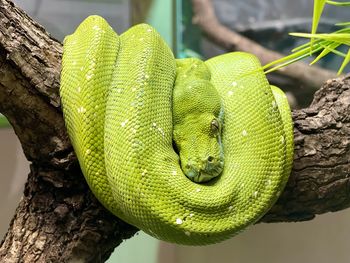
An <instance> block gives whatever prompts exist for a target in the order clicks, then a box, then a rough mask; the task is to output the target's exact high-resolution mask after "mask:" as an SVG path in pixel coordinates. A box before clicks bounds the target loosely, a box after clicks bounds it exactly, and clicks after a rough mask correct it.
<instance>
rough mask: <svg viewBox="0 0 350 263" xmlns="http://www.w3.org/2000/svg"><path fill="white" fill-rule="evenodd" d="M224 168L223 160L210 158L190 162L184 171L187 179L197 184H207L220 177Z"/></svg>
mask: <svg viewBox="0 0 350 263" xmlns="http://www.w3.org/2000/svg"><path fill="white" fill-rule="evenodd" d="M223 168H224V161H223V159H222V158H215V157H211V156H209V157H208V158H206V159H205V160H201V161H199V162H198V161H197V162H196V161H194V160H189V161H188V162H187V164H186V165H185V167H184V168H183V171H184V173H185V175H186V176H187V178H189V179H190V180H191V181H193V182H196V183H205V182H208V181H210V180H212V179H213V178H215V177H217V176H219V175H220V174H221V172H222V170H223Z"/></svg>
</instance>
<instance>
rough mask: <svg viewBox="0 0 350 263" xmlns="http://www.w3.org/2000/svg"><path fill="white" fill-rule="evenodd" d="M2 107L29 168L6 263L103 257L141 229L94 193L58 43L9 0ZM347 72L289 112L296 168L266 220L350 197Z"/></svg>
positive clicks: (1, 49)
mask: <svg viewBox="0 0 350 263" xmlns="http://www.w3.org/2000/svg"><path fill="white" fill-rule="evenodd" d="M0 20H1V23H0V112H2V113H3V114H5V115H6V116H7V117H8V119H9V120H10V122H11V124H12V125H13V127H14V129H15V131H16V133H17V135H18V137H19V139H20V141H21V144H22V147H23V150H24V152H25V154H26V156H27V158H28V159H29V160H31V161H32V165H31V172H30V174H29V177H28V182H27V183H26V186H25V191H24V196H23V198H22V200H21V201H20V203H19V206H18V208H17V210H16V214H15V215H14V218H13V220H12V222H11V224H10V228H9V231H8V233H7V235H6V236H5V238H4V240H3V241H2V244H1V247H0V261H1V262H11V263H13V262H72V261H74V260H78V259H79V260H80V261H79V262H104V260H105V259H106V258H108V256H109V254H110V253H111V251H112V250H113V249H114V247H116V246H117V245H118V244H119V243H120V242H121V241H122V240H123V239H124V238H128V237H130V236H132V235H133V234H134V233H135V232H136V231H137V230H136V229H135V228H134V227H131V226H129V225H127V224H125V223H124V222H122V221H121V220H119V219H117V218H116V217H114V216H112V215H111V214H110V213H109V212H107V211H106V210H105V209H104V208H103V207H102V206H101V205H100V204H99V203H98V202H97V201H96V199H95V198H94V197H93V196H92V195H91V192H90V191H89V190H88V188H87V185H86V183H85V181H84V178H83V176H82V174H81V171H80V169H79V167H78V163H77V161H76V158H75V155H74V152H73V149H72V147H71V144H70V142H69V140H68V137H67V134H66V130H65V127H64V122H63V118H62V114H61V110H60V103H59V96H58V87H59V72H60V58H61V53H62V46H61V44H60V43H58V42H57V41H56V40H54V39H52V38H51V37H50V36H49V35H48V34H47V33H46V32H45V30H44V29H43V28H42V27H41V26H39V25H38V24H36V23H35V22H33V21H32V20H31V19H30V18H29V17H28V16H27V15H25V14H24V13H23V12H22V11H21V10H19V9H18V8H17V7H15V6H14V5H13V4H12V3H11V2H10V1H9V0H0ZM349 116H350V79H349V78H344V79H338V80H331V81H329V82H327V83H326V85H325V86H323V87H322V88H321V90H320V91H319V92H318V93H317V94H316V95H315V99H314V102H313V104H312V105H311V106H310V107H309V108H306V109H303V110H300V111H294V112H293V119H294V122H295V148H296V150H295V158H294V167H293V173H292V176H291V178H290V180H289V182H288V185H287V188H286V190H285V192H284V193H283V194H282V196H281V198H280V200H279V201H278V202H277V204H276V205H275V206H274V207H273V208H272V209H271V211H270V212H269V213H268V214H267V215H266V216H265V217H264V218H263V221H264V222H277V221H293V220H307V219H311V218H313V216H314V215H315V214H318V213H325V212H328V211H336V210H340V209H345V208H347V207H348V206H349V205H350V196H349V194H348V193H349V178H348V177H349V174H350V168H349V160H350V158H349V157H350V142H349V141H350V139H349V138H350V119H349V118H350V117H349Z"/></svg>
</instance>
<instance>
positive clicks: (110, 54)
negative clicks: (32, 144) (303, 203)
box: [60, 16, 293, 245]
mask: <svg viewBox="0 0 350 263" xmlns="http://www.w3.org/2000/svg"><path fill="white" fill-rule="evenodd" d="M60 95H61V99H62V106H63V113H64V118H65V122H66V126H67V130H68V133H69V136H70V139H71V141H72V145H73V147H74V150H75V152H76V155H77V157H78V160H79V163H80V166H81V169H82V172H83V174H84V176H85V178H86V181H87V183H88V185H89V187H90V188H91V190H92V192H93V193H94V194H95V196H96V197H97V198H98V200H99V201H100V202H101V203H102V204H103V205H104V206H105V207H106V208H107V209H108V210H109V211H111V212H112V213H113V214H115V215H116V216H118V217H119V218H121V219H123V220H124V221H126V222H128V223H130V224H132V225H134V226H136V227H138V228H140V229H142V230H143V231H144V232H146V233H148V234H150V235H151V236H153V237H156V238H158V239H161V240H165V241H168V242H174V243H178V244H186V245H205V244H212V243H216V242H220V241H222V240H225V239H228V238H230V237H232V236H233V235H235V234H237V233H238V232H240V231H241V230H243V229H244V228H246V227H247V226H249V225H252V224H253V223H255V222H256V221H257V220H259V219H260V218H261V217H262V216H263V215H264V214H265V213H266V212H267V211H268V210H269V209H270V207H271V206H272V205H273V204H274V202H275V201H276V200H277V198H278V197H279V194H280V193H281V191H282V190H283V187H284V185H285V183H286V181H287V179H288V176H289V174H290V171H291V166H292V158H293V132H292V119H291V113H290V109H289V105H288V103H287V101H286V97H285V95H284V93H283V92H282V91H280V90H279V89H278V88H276V87H271V86H270V85H269V83H268V81H267V79H266V76H265V74H264V73H263V71H262V69H261V65H260V63H259V61H258V60H257V58H256V57H255V56H253V55H251V54H248V53H243V52H232V53H228V54H224V55H220V56H217V57H214V58H211V59H209V60H207V61H205V62H203V61H201V60H199V59H194V58H193V59H191V58H188V59H175V58H174V56H173V54H172V52H171V50H170V48H169V47H168V46H167V45H166V43H165V42H164V40H163V39H162V38H161V36H160V35H159V34H158V33H157V32H156V31H155V29H154V28H152V27H151V26H149V25H147V24H140V25H136V26H134V27H132V28H130V29H129V30H127V31H126V32H125V33H123V34H122V35H120V36H118V35H117V33H115V32H114V31H113V29H112V28H111V27H110V26H109V24H108V23H107V22H106V21H105V20H104V19H103V18H101V17H99V16H90V17H88V18H87V19H86V20H85V21H83V22H82V23H81V24H80V25H79V27H78V28H77V29H76V31H75V32H74V33H73V34H72V35H69V36H67V37H66V38H65V41H64V53H63V59H62V73H61V87H60Z"/></svg>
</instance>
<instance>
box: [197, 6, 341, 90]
mask: <svg viewBox="0 0 350 263" xmlns="http://www.w3.org/2000/svg"><path fill="white" fill-rule="evenodd" d="M192 5H193V12H194V15H193V19H192V21H193V23H194V24H196V25H198V26H199V27H200V28H201V29H202V31H203V33H204V34H205V35H206V36H207V37H208V38H209V39H211V40H212V41H213V42H214V43H216V44H218V45H219V46H221V47H223V48H225V49H226V50H228V51H245V52H249V53H253V54H255V55H256V56H257V57H258V58H259V59H260V61H261V63H262V64H263V65H265V64H267V63H269V62H271V61H274V60H277V59H279V58H282V57H283V55H282V54H280V53H278V52H275V51H272V50H269V49H267V48H264V47H263V46H261V45H259V44H258V43H256V42H254V41H252V40H250V39H248V38H246V37H244V36H242V35H240V34H238V33H236V32H234V31H232V30H231V29H229V28H228V27H226V26H224V25H223V24H221V23H220V22H219V21H218V19H217V17H216V15H215V10H214V7H213V4H212V1H211V0H192ZM279 72H280V73H281V74H283V75H285V76H288V77H290V78H292V79H294V80H298V81H299V82H301V83H303V84H304V85H305V86H307V87H314V88H318V87H320V86H321V85H322V83H323V82H324V81H325V80H327V79H331V78H334V77H335V73H334V72H332V71H328V70H325V69H322V68H319V67H317V66H312V67H310V66H308V65H306V64H305V63H302V62H297V63H294V64H291V65H289V66H288V67H285V68H283V69H280V70H279Z"/></svg>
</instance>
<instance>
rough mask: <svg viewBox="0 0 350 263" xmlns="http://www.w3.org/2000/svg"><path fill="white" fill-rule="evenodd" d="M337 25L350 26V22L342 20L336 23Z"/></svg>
mask: <svg viewBox="0 0 350 263" xmlns="http://www.w3.org/2000/svg"><path fill="white" fill-rule="evenodd" d="M335 25H336V26H350V22H341V23H336V24H335Z"/></svg>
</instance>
